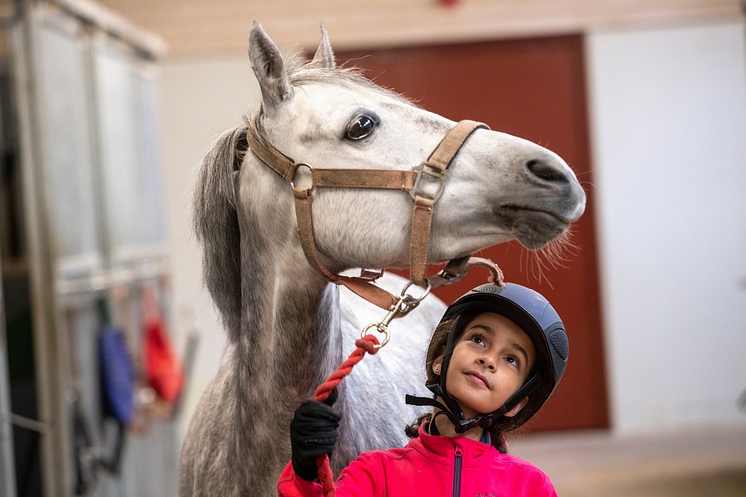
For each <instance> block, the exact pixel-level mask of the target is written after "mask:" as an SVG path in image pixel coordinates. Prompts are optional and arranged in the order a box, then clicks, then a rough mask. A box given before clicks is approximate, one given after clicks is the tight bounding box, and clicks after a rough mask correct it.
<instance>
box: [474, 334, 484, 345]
mask: <svg viewBox="0 0 746 497" xmlns="http://www.w3.org/2000/svg"><path fill="white" fill-rule="evenodd" d="M471 341H472V342H474V343H476V344H478V345H484V338H482V336H481V335H474V336H473V337H471Z"/></svg>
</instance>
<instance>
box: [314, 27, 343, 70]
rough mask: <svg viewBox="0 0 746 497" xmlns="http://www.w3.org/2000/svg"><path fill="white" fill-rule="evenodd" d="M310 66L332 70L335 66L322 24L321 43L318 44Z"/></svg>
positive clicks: (332, 53)
mask: <svg viewBox="0 0 746 497" xmlns="http://www.w3.org/2000/svg"><path fill="white" fill-rule="evenodd" d="M311 65H314V66H316V67H319V68H322V69H334V68H335V67H336V65H337V64H336V62H334V52H333V51H332V46H331V44H330V43H329V35H327V34H326V29H325V28H324V23H323V22H322V23H321V43H319V48H318V49H317V50H316V55H314V56H313V60H312V61H311Z"/></svg>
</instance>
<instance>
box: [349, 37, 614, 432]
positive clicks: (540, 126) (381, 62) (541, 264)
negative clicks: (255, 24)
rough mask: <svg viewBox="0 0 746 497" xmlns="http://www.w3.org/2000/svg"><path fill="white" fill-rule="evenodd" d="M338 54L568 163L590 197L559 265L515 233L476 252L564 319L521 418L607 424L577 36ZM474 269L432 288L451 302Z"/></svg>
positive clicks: (553, 423)
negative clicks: (566, 352) (553, 358)
mask: <svg viewBox="0 0 746 497" xmlns="http://www.w3.org/2000/svg"><path fill="white" fill-rule="evenodd" d="M337 57H338V59H339V61H340V62H343V63H344V62H345V61H349V62H347V64H346V65H355V66H358V67H361V68H364V69H365V70H366V75H367V76H368V77H369V78H371V79H373V80H374V81H375V82H376V83H378V84H380V85H382V86H385V87H388V88H391V89H393V90H395V91H397V92H399V93H402V94H403V95H405V96H407V97H409V98H411V99H413V100H414V101H415V102H417V104H418V105H420V106H421V107H423V108H425V109H427V110H430V111H433V112H436V113H438V114H441V115H443V116H445V117H448V118H449V119H452V120H454V121H459V120H461V119H473V120H477V121H482V122H484V123H486V124H488V125H489V126H490V127H491V128H492V129H494V130H496V131H503V132H506V133H510V134H513V135H516V136H520V137H522V138H526V139H528V140H531V141H533V142H535V143H538V144H540V145H542V146H545V147H547V148H549V149H551V150H553V151H554V152H556V153H558V154H559V155H560V156H562V158H564V159H565V161H566V162H567V163H568V164H569V165H570V167H572V168H573V170H574V171H575V173H576V174H577V176H578V179H579V180H580V182H581V184H582V185H583V186H584V188H585V190H586V193H587V194H588V203H587V207H586V211H585V214H584V215H583V217H582V218H581V219H580V221H578V222H577V223H575V224H574V225H573V227H572V230H571V233H572V238H571V240H572V247H573V248H566V249H565V250H564V258H563V259H562V260H560V261H559V262H560V266H559V267H556V268H555V267H552V265H551V264H550V263H548V262H547V257H546V256H542V255H537V254H536V253H532V252H529V251H528V250H526V249H524V248H523V247H521V246H520V245H519V244H518V243H517V242H511V243H509V244H503V245H500V246H496V247H492V248H490V249H487V250H484V251H482V252H481V253H480V254H478V255H481V256H483V257H488V258H490V259H492V260H493V261H495V262H497V263H498V264H499V265H500V267H501V268H502V269H503V271H504V272H505V276H506V279H507V280H508V281H512V282H516V283H521V284H524V285H527V286H530V287H532V288H534V289H536V290H537V291H539V292H540V293H542V294H543V295H544V296H545V297H547V299H549V301H550V302H552V304H553V305H554V307H555V308H556V309H557V311H558V312H559V314H560V316H561V317H562V320H563V322H564V323H565V327H566V328H567V332H568V336H569V340H570V359H569V362H568V367H567V371H566V372H565V376H564V377H563V379H562V383H561V385H560V387H559V388H558V389H557V390H556V392H555V393H554V395H553V396H552V398H551V399H550V400H549V401H548V402H547V404H546V405H545V406H544V407H543V408H542V410H541V411H540V412H539V414H537V416H535V417H534V419H532V421H531V422H530V423H529V426H530V429H531V431H539V430H560V429H576V428H606V427H608V426H609V422H608V409H607V402H606V383H605V372H604V356H603V343H602V330H601V318H600V308H599V306H600V301H599V294H598V273H597V263H596V247H595V243H596V241H595V233H594V219H593V218H594V212H593V211H594V209H593V207H594V205H593V195H594V191H593V179H592V175H591V167H590V163H589V162H590V161H589V146H588V123H587V115H586V93H585V75H584V59H583V40H582V37H581V36H561V37H552V38H535V39H521V40H507V41H495V42H485V43H469V44H459V45H443V46H428V47H415V48H397V49H386V50H365V51H359V52H344V53H338V54H337ZM436 208H437V207H436ZM472 273H474V274H470V275H469V276H468V277H466V278H464V279H463V280H461V281H460V282H458V283H456V284H454V285H452V286H450V287H445V288H442V289H438V290H437V291H436V292H435V293H436V294H437V295H438V296H439V297H440V298H441V299H443V300H444V301H445V302H446V303H450V302H452V301H453V300H454V299H455V298H457V297H458V296H460V295H461V294H462V293H464V292H465V291H467V290H468V289H469V288H472V287H474V286H476V285H478V284H480V283H484V282H486V273H484V272H481V271H480V270H478V269H475V270H473V271H472Z"/></svg>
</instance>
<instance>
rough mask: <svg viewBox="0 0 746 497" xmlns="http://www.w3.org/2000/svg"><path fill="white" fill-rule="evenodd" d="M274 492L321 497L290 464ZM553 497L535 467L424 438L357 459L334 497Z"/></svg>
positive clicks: (488, 449)
mask: <svg viewBox="0 0 746 497" xmlns="http://www.w3.org/2000/svg"><path fill="white" fill-rule="evenodd" d="M277 488H278V492H279V495H280V496H281V497H283V496H284V497H319V496H321V495H322V493H321V485H320V484H319V483H315V482H310V481H307V480H304V479H302V478H300V477H298V476H296V475H295V473H293V467H292V464H288V465H287V466H286V467H285V469H284V471H283V472H282V475H280V479H279V480H278V481H277ZM420 495H426V496H428V497H435V496H447V497H451V496H453V497H456V496H462V497H498V496H500V497H502V496H506V497H508V496H509V497H520V496H531V497H543V496H553V497H556V496H557V493H556V492H555V491H554V487H553V486H552V483H551V482H550V481H549V477H548V476H547V475H545V474H544V473H543V472H542V471H541V470H540V469H539V468H537V467H536V466H534V465H533V464H531V463H529V462H527V461H524V460H522V459H519V458H517V457H514V456H510V455H505V454H500V453H499V452H498V451H497V450H496V449H495V448H494V447H493V446H491V445H487V444H484V443H482V442H477V441H475V440H470V439H468V438H462V437H459V438H449V437H440V436H433V435H428V434H426V433H424V431H423V428H422V426H421V427H420V436H419V438H414V439H412V440H410V442H409V443H408V444H407V446H406V447H404V448H403V449H391V450H385V451H384V450H374V451H370V452H366V453H365V454H361V455H360V457H358V458H357V459H356V460H355V461H353V462H352V463H351V464H350V465H349V466H348V467H347V468H345V469H344V471H342V474H340V475H339V478H337V496H338V497H343V496H353V497H362V496H371V497H373V496H375V497H383V496H387V497H417V496H420Z"/></svg>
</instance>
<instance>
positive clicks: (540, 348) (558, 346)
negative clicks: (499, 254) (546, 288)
mask: <svg viewBox="0 0 746 497" xmlns="http://www.w3.org/2000/svg"><path fill="white" fill-rule="evenodd" d="M483 312H494V313H496V314H500V315H502V316H505V317H506V318H508V319H510V320H511V321H513V322H514V323H515V324H516V325H518V326H519V327H520V328H521V329H522V330H523V331H524V332H525V333H526V334H527V335H528V337H529V338H530V339H531V341H532V342H533V344H534V348H535V349H536V356H537V360H536V361H535V364H534V367H533V369H532V370H531V372H530V374H529V379H528V380H527V381H526V383H525V384H524V385H523V386H522V387H521V388H520V389H519V390H518V391H517V392H516V393H515V394H514V395H513V396H511V397H510V398H509V399H508V400H507V401H506V402H505V404H504V405H503V406H502V407H501V408H500V409H498V410H496V411H494V412H492V413H487V414H483V415H481V416H478V417H477V418H473V419H469V420H464V419H463V411H462V410H461V408H460V407H459V405H458V403H457V402H456V401H455V400H454V399H453V398H452V397H451V396H450V395H449V394H448V388H447V385H446V376H447V374H446V373H447V371H448V364H449V362H450V358H451V355H452V354H453V348H454V346H455V342H456V336H455V333H456V332H455V328H457V327H456V326H452V327H451V330H450V332H449V334H448V341H447V343H446V349H445V352H444V354H443V362H442V365H441V374H440V382H439V383H433V384H428V385H427V387H428V389H430V390H431V391H432V392H433V393H434V394H435V395H437V396H438V397H440V398H441V399H442V400H443V402H444V403H445V404H446V405H445V406H444V405H443V404H441V403H440V402H437V401H436V400H433V399H425V398H422V397H412V396H408V397H407V402H408V403H410V404H415V405H432V406H436V407H438V408H440V409H441V413H443V414H444V415H446V416H447V417H448V418H449V419H450V420H451V422H453V424H454V426H455V427H456V431H457V432H459V433H463V432H465V431H467V430H469V429H471V428H473V427H475V426H481V427H482V428H487V427H489V426H490V425H492V424H493V423H494V422H496V421H497V420H498V418H500V417H502V416H503V415H504V414H505V413H506V412H508V411H510V410H512V409H513V408H514V407H515V406H516V405H518V404H519V403H520V402H521V401H523V399H525V398H526V397H529V396H530V397H529V403H528V404H526V406H525V407H524V408H523V409H522V410H521V412H520V413H519V415H518V416H516V418H518V419H516V421H519V422H518V423H517V425H518V426H519V425H521V424H523V423H525V422H526V421H528V419H529V418H530V417H531V416H533V415H534V413H536V411H538V410H539V408H540V407H541V406H542V405H544V403H545V402H546V401H547V399H548V398H549V396H550V395H551V394H552V392H554V390H555V389H556V388H557V384H558V383H559V381H560V379H561V378H562V375H563V373H564V372H565V367H566V365H567V356H568V352H569V344H568V340H567V333H566V332H565V327H564V325H563V324H562V320H561V319H560V317H559V315H558V314H557V311H555V310H554V308H553V307H552V305H551V304H550V303H549V302H548V301H547V300H546V299H545V298H544V297H543V296H542V295H540V294H539V293H538V292H535V291H534V290H531V289H530V288H526V287H524V286H521V285H517V284H514V283H507V284H506V286H505V287H502V286H498V285H493V284H491V283H490V284H486V285H482V286H479V287H477V288H474V289H473V290H470V291H469V292H467V293H466V294H464V295H462V296H461V297H460V298H458V299H457V300H456V301H455V302H453V304H451V305H450V306H449V307H448V309H446V312H445V314H444V315H443V318H442V319H441V322H443V321H446V320H448V319H451V318H453V317H455V316H458V315H463V314H464V313H468V314H470V315H473V314H474V313H483ZM466 324H467V323H464V325H466ZM463 327H464V326H461V327H460V328H461V329H463ZM531 394H534V395H531ZM516 427H517V426H515V425H514V426H513V427H512V428H516Z"/></svg>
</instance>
